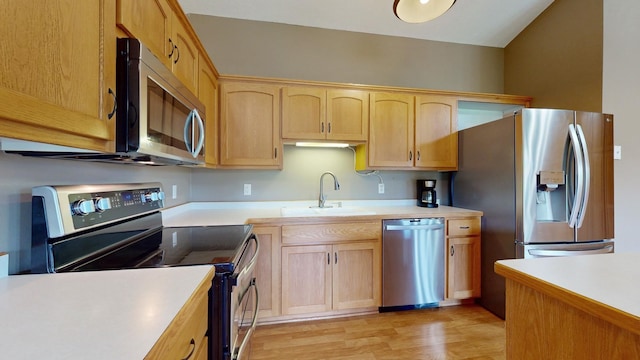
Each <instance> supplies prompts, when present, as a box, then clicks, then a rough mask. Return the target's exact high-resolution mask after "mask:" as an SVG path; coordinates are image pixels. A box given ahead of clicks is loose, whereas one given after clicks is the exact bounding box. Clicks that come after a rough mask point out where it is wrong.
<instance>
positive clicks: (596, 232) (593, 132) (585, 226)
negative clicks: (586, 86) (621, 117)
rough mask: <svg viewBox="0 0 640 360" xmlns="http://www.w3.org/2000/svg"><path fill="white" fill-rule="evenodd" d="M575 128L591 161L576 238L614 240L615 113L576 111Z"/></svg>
mask: <svg viewBox="0 0 640 360" xmlns="http://www.w3.org/2000/svg"><path fill="white" fill-rule="evenodd" d="M576 129H577V130H578V132H579V133H580V132H581V133H582V135H583V136H584V140H585V147H586V151H585V153H586V156H585V157H586V158H587V159H588V162H589V163H588V168H587V172H588V174H589V177H588V179H587V183H586V185H585V196H586V201H585V207H584V209H582V210H581V214H580V218H579V219H578V223H577V225H576V230H577V236H576V240H577V241H578V242H585V241H594V240H601V239H613V237H614V232H613V116H612V115H608V114H600V113H588V112H576Z"/></svg>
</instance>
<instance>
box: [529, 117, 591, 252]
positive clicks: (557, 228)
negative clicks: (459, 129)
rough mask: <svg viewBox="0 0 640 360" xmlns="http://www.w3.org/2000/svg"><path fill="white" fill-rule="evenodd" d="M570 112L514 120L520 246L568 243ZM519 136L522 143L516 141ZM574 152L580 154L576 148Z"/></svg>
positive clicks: (572, 188)
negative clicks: (576, 151)
mask: <svg viewBox="0 0 640 360" xmlns="http://www.w3.org/2000/svg"><path fill="white" fill-rule="evenodd" d="M573 123H574V112H573V111H569V110H553V109H523V110H522V114H521V115H517V116H516V126H520V127H521V129H520V130H518V129H516V144H517V143H518V142H520V143H521V144H522V145H521V146H516V159H517V162H516V167H517V169H516V184H517V187H516V209H518V211H520V212H521V213H519V214H517V218H518V220H517V225H518V231H517V234H516V236H517V239H516V241H518V242H523V243H551V242H573V241H574V228H573V227H571V226H570V225H569V222H570V221H571V215H572V214H576V206H575V201H576V199H575V196H574V195H573V194H574V192H576V188H575V186H574V185H575V182H574V175H573V172H574V168H575V162H574V161H573V160H572V159H573V157H574V152H575V150H576V149H574V147H573V146H571V138H570V132H569V129H570V128H571V127H572V126H573ZM518 135H520V136H521V138H518ZM577 149H578V150H579V148H577Z"/></svg>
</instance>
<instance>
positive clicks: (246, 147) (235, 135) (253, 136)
mask: <svg viewBox="0 0 640 360" xmlns="http://www.w3.org/2000/svg"><path fill="white" fill-rule="evenodd" d="M219 120H220V165H221V166H225V167H233V168H254V169H282V141H281V138H280V88H279V87H278V86H276V85H269V84H256V83H250V82H235V81H221V83H220V119H219Z"/></svg>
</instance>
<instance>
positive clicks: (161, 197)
mask: <svg viewBox="0 0 640 360" xmlns="http://www.w3.org/2000/svg"><path fill="white" fill-rule="evenodd" d="M157 194H158V200H164V191H158V192H157Z"/></svg>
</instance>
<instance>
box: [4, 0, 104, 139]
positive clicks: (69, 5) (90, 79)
mask: <svg viewBox="0 0 640 360" xmlns="http://www.w3.org/2000/svg"><path fill="white" fill-rule="evenodd" d="M114 14H115V2H114V0H100V1H71V0H61V1H45V2H43V1H36V0H20V1H17V0H14V1H3V2H2V15H0V33H2V37H3V41H2V42H1V43H0V53H1V54H2V58H3V59H4V61H2V62H0V74H2V76H0V103H2V106H0V136H2V137H10V138H17V139H23V140H32V141H38V142H44V143H51V144H58V145H65V146H73V147H80V148H86V149H92V150H97V151H113V142H112V141H113V137H114V131H115V122H114V120H115V119H114V118H112V117H110V115H111V113H112V111H113V109H114V106H115V59H116V44H115V41H116V38H115V17H114Z"/></svg>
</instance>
